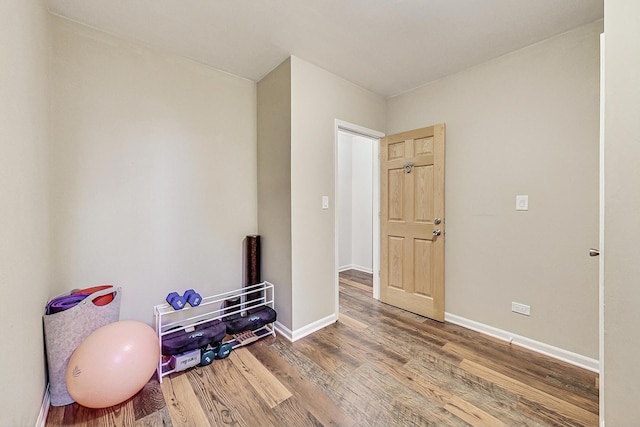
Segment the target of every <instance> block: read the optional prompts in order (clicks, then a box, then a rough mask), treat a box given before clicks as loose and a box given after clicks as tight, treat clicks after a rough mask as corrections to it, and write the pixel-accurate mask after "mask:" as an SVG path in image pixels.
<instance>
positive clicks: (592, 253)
mask: <svg viewBox="0 0 640 427" xmlns="http://www.w3.org/2000/svg"><path fill="white" fill-rule="evenodd" d="M598 255H600V251H599V250H598V249H594V248H589V256H598Z"/></svg>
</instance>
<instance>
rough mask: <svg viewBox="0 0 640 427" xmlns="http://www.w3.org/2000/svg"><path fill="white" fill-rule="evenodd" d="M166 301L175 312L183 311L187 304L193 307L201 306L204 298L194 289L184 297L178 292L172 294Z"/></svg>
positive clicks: (189, 290) (186, 292) (188, 291)
mask: <svg viewBox="0 0 640 427" xmlns="http://www.w3.org/2000/svg"><path fill="white" fill-rule="evenodd" d="M166 301H167V302H168V303H169V305H170V306H171V307H173V309H174V310H182V309H183V308H185V307H186V305H187V304H189V305H190V306H191V307H197V306H199V305H200V303H201V302H202V296H201V295H200V294H199V293H197V292H196V291H194V290H193V289H188V290H186V291H185V293H184V295H182V296H180V294H179V293H177V292H171V293H170V294H169V295H167V299H166Z"/></svg>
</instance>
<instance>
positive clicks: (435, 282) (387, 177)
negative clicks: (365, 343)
mask: <svg viewBox="0 0 640 427" xmlns="http://www.w3.org/2000/svg"><path fill="white" fill-rule="evenodd" d="M380 144H381V145H380V153H381V158H380V183H381V186H380V206H381V212H380V228H381V245H380V250H381V255H380V257H381V264H380V299H381V300H382V301H383V302H386V303H388V304H391V305H394V306H397V307H400V308H403V309H405V310H409V311H412V312H414V313H417V314H420V315H423V316H427V317H430V318H433V319H436V320H440V321H443V320H444V160H445V153H444V149H445V127H444V125H435V126H430V127H428V128H423V129H417V130H414V131H409V132H403V133H400V134H396V135H390V136H387V137H385V138H382V139H381V141H380ZM436 218H439V219H440V220H441V222H440V223H439V224H436V223H435V219H436ZM436 230H439V232H440V235H439V236H436V235H435V232H436Z"/></svg>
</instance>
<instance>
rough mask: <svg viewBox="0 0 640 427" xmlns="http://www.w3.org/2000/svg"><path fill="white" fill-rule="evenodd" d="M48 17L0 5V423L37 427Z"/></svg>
mask: <svg viewBox="0 0 640 427" xmlns="http://www.w3.org/2000/svg"><path fill="white" fill-rule="evenodd" d="M47 19H48V17H47V12H46V8H45V7H44V4H43V3H42V2H41V1H23V0H4V1H2V2H0V57H1V58H2V66H0V201H1V202H0V236H1V237H0V292H1V293H2V295H3V298H2V301H3V303H2V308H1V309H0V324H1V325H2V328H0V342H2V351H0V384H2V385H1V386H0V402H2V403H0V407H1V408H2V410H1V411H0V426H29V425H34V424H35V422H36V419H37V417H38V411H39V409H40V404H41V402H42V397H43V392H44V390H45V384H46V382H45V366H44V359H45V357H44V348H43V337H42V315H43V313H44V308H45V306H46V304H47V300H48V297H49V291H50V288H51V282H50V260H49V192H48V187H47V180H48V172H49V162H48V156H49V150H48V127H49V125H48V94H49V79H48V72H49V55H50V48H49V42H48V38H49V28H48V21H47Z"/></svg>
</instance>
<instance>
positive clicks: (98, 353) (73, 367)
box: [66, 320, 160, 408]
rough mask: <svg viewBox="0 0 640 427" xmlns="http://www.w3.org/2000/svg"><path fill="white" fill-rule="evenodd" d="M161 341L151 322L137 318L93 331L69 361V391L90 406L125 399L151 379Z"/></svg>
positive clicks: (96, 406) (76, 398) (99, 406)
mask: <svg viewBox="0 0 640 427" xmlns="http://www.w3.org/2000/svg"><path fill="white" fill-rule="evenodd" d="M159 357H160V343H159V341H158V335H156V332H155V331H154V330H153V328H151V327H150V326H149V325H147V324H145V323H142V322H136V321H133V320H121V321H119V322H114V323H110V324H108V325H106V326H103V327H101V328H99V329H96V330H95V331H93V332H92V333H91V334H90V335H89V336H88V337H87V338H85V340H84V341H82V343H81V344H80V345H79V346H78V348H76V350H75V351H74V352H73V354H72V355H71V358H70V359H69V364H68V365H67V375H66V379H67V391H68V392H69V394H70V395H71V397H72V398H73V399H74V400H75V401H76V402H78V403H79V404H81V405H82V406H86V407H88V408H106V407H109V406H113V405H117V404H118V403H121V402H124V401H125V400H127V399H128V398H130V397H131V396H133V395H134V394H136V393H137V392H139V391H140V390H141V389H142V388H143V387H144V385H145V384H146V383H147V382H148V381H149V379H150V378H151V375H153V373H154V371H155V369H156V367H157V366H158V358H159Z"/></svg>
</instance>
